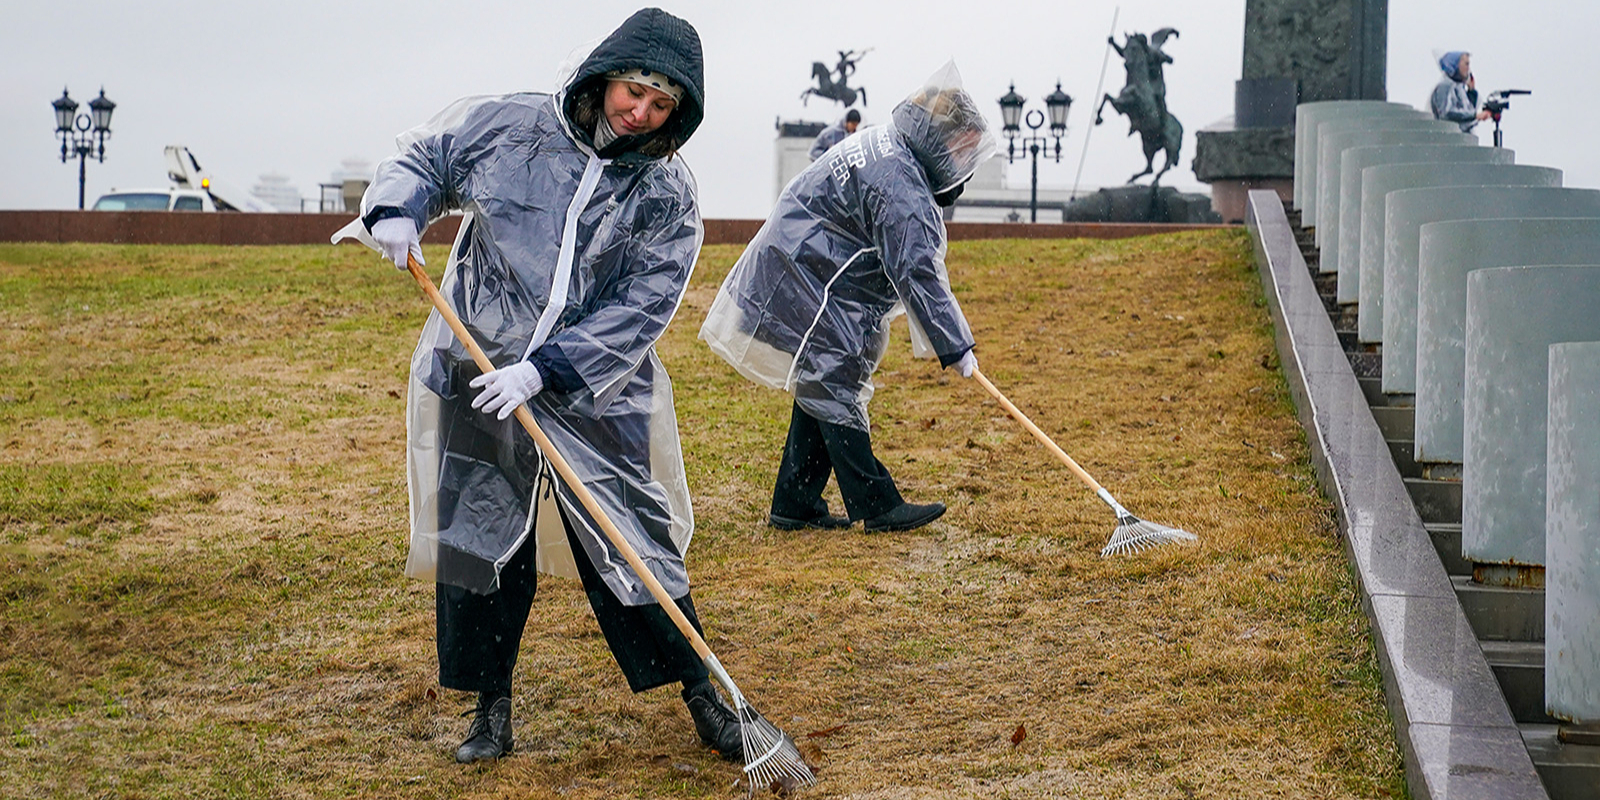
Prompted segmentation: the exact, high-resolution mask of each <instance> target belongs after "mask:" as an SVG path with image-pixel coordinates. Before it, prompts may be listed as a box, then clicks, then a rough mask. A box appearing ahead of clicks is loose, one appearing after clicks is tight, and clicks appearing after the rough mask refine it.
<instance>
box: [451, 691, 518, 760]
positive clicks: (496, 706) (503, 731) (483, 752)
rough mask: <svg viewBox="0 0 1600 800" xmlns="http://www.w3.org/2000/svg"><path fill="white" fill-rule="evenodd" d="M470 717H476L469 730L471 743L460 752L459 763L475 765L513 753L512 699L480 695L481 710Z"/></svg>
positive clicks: (459, 748)
mask: <svg viewBox="0 0 1600 800" xmlns="http://www.w3.org/2000/svg"><path fill="white" fill-rule="evenodd" d="M467 714H471V715H473V720H472V725H471V727H468V728H467V740H466V741H464V742H462V743H461V746H460V747H457V748H456V761H459V762H461V763H462V764H471V763H472V762H474V761H488V760H491V759H498V758H500V757H501V756H505V755H509V754H510V753H511V749H512V748H513V747H515V746H516V743H515V742H514V741H512V739H511V698H509V697H500V698H497V699H490V698H488V697H486V696H484V695H479V696H478V707H477V708H474V709H472V710H471V711H468V712H467ZM467 714H463V715H462V716H466V715H467Z"/></svg>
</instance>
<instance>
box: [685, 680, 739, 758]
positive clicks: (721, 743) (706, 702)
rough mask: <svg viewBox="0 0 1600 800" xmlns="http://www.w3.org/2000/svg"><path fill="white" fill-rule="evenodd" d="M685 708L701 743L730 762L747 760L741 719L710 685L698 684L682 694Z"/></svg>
mask: <svg viewBox="0 0 1600 800" xmlns="http://www.w3.org/2000/svg"><path fill="white" fill-rule="evenodd" d="M683 704H684V705H686V706H688V707H689V716H690V717H693V718H694V729H695V731H696V732H697V733H699V734H700V741H701V743H703V744H705V746H706V747H709V748H711V749H712V750H715V751H717V752H718V753H720V754H721V755H722V757H723V758H725V759H727V760H729V761H742V760H744V738H743V737H742V736H740V735H739V715H738V714H737V713H736V712H734V710H733V709H731V708H728V706H727V704H726V703H723V702H722V695H720V694H718V693H717V690H716V687H714V686H712V685H711V684H710V683H697V684H695V685H694V686H692V687H690V688H688V689H684V690H683Z"/></svg>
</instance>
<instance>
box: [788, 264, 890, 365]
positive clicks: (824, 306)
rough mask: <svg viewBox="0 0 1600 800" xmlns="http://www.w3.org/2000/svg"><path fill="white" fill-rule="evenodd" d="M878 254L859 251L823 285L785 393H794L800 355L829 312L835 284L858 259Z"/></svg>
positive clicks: (795, 358) (795, 351) (797, 349)
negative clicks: (829, 302) (823, 317)
mask: <svg viewBox="0 0 1600 800" xmlns="http://www.w3.org/2000/svg"><path fill="white" fill-rule="evenodd" d="M876 252H878V248H876V247H868V248H865V249H862V250H857V251H856V254H855V255H853V256H851V257H850V260H848V261H846V262H844V265H843V266H841V267H839V271H838V272H835V273H833V277H831V278H829V279H828V282H827V283H825V284H823V285H822V302H821V303H819V304H818V305H817V315H816V316H815V317H812V318H811V325H810V327H807V328H806V332H805V335H804V336H801V337H800V345H799V346H798V347H796V348H795V349H794V361H793V362H791V363H790V364H789V374H788V376H786V377H785V378H784V379H783V389H784V391H787V392H792V391H794V387H795V372H796V371H797V370H799V369H800V354H801V353H803V352H805V349H806V343H807V342H809V341H811V333H812V331H815V330H816V329H817V323H819V322H821V321H822V312H824V311H826V310H828V296H829V293H830V292H831V291H832V290H833V282H834V281H836V280H839V276H840V275H843V274H844V271H845V270H847V269H849V268H850V265H851V264H854V263H856V259H858V258H860V257H862V256H864V255H866V254H867V253H876Z"/></svg>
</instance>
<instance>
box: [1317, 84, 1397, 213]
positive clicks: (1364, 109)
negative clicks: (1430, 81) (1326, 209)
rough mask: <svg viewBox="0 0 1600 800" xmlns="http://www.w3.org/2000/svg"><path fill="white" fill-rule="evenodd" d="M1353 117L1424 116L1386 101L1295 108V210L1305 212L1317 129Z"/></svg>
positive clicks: (1323, 104) (1342, 102)
mask: <svg viewBox="0 0 1600 800" xmlns="http://www.w3.org/2000/svg"><path fill="white" fill-rule="evenodd" d="M1341 114H1343V115H1346V116H1348V115H1352V114H1366V115H1373V114H1402V115H1405V116H1410V117H1416V116H1418V115H1420V114H1421V112H1420V111H1418V110H1417V109H1416V108H1414V107H1412V106H1409V105H1406V104H1404V103H1389V102H1385V101H1383V100H1324V101H1321V102H1317V103H1301V104H1299V105H1297V106H1295V107H1294V200H1293V205H1294V207H1295V208H1303V207H1304V205H1305V200H1304V198H1303V190H1304V189H1306V188H1307V187H1308V181H1310V180H1311V179H1310V178H1308V177H1306V173H1308V172H1310V169H1309V167H1310V166H1311V162H1312V161H1313V160H1314V159H1315V154H1316V152H1317V150H1316V145H1317V125H1318V124H1319V123H1321V122H1323V121H1324V120H1328V119H1333V118H1334V117H1335V116H1338V115H1341Z"/></svg>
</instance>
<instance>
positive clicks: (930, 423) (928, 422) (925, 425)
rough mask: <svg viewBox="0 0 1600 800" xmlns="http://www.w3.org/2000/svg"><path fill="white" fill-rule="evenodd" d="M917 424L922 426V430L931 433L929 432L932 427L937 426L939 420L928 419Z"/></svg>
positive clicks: (936, 418) (934, 418)
mask: <svg viewBox="0 0 1600 800" xmlns="http://www.w3.org/2000/svg"><path fill="white" fill-rule="evenodd" d="M918 424H919V425H921V426H922V429H923V430H925V431H931V430H933V426H935V425H938V424H939V418H938V417H928V418H927V419H925V420H923V421H922V422H920V423H918Z"/></svg>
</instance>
